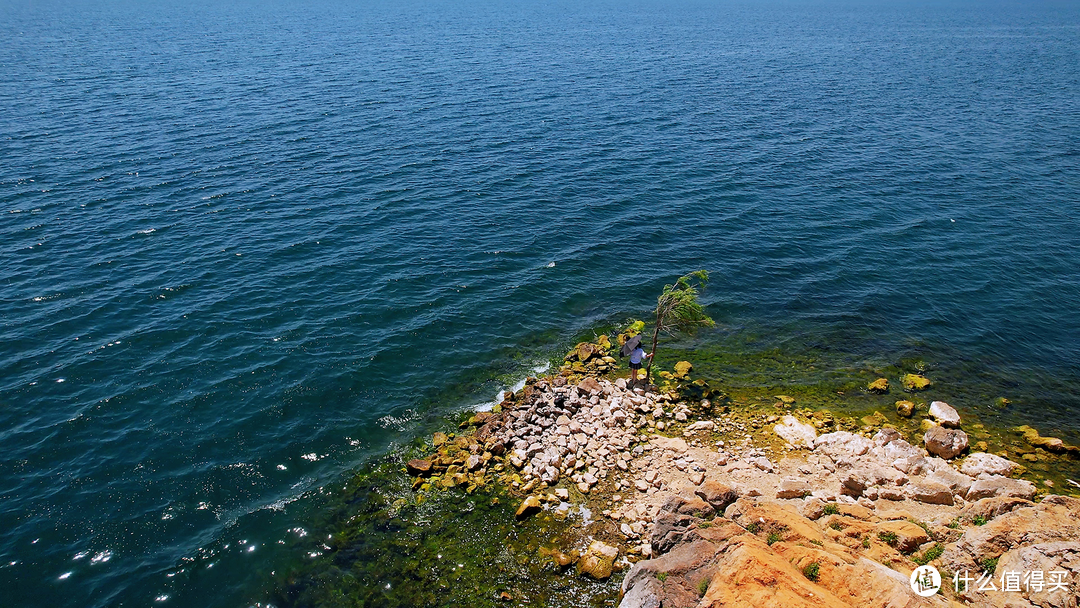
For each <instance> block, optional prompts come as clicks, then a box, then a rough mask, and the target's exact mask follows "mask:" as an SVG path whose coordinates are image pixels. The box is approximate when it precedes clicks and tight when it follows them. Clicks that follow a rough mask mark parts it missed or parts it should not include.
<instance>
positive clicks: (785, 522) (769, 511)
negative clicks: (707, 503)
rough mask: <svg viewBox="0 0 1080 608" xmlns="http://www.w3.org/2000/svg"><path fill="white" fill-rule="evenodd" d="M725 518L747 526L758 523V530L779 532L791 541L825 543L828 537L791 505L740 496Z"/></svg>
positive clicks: (725, 514)
mask: <svg viewBox="0 0 1080 608" xmlns="http://www.w3.org/2000/svg"><path fill="white" fill-rule="evenodd" d="M724 517H726V518H728V519H730V520H732V521H734V522H735V523H737V524H739V525H740V526H742V527H744V528H748V527H750V525H751V524H754V525H756V526H757V527H758V533H767V532H775V533H777V534H780V535H781V536H782V537H783V539H784V540H786V541H791V542H798V541H802V542H822V541H823V540H824V539H825V537H824V536H823V535H822V533H821V530H819V529H818V527H817V526H815V525H814V523H813V522H811V521H810V520H808V519H806V518H805V517H803V516H802V515H799V513H798V512H797V511H796V510H795V509H794V508H792V507H791V506H790V505H780V504H778V503H775V502H762V503H759V502H756V501H754V500H753V499H749V498H740V499H739V500H737V501H735V503H734V504H732V505H731V506H729V507H728V508H727V509H726V510H725V511H724Z"/></svg>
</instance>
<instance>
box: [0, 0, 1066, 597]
mask: <svg viewBox="0 0 1080 608" xmlns="http://www.w3.org/2000/svg"><path fill="white" fill-rule="evenodd" d="M177 4H180V3H166V2H154V1H148V2H134V1H119V0H118V1H116V2H108V1H86V2H70V3H64V2H49V1H44V2H36V1H35V2H29V1H18V0H16V1H11V0H2V3H0V218H2V219H0V245H2V249H0V250H2V252H3V253H2V256H3V257H2V260H0V261H2V264H0V268H2V269H3V270H2V275H0V447H2V449H0V522H2V525H0V588H3V589H4V590H5V596H6V597H7V598H8V599H6V600H5V602H13V603H12V604H11V605H15V606H72V607H75V606H79V607H88V606H119V605H123V606H144V605H148V604H155V605H185V606H188V605H190V606H196V605H198V606H236V605H246V604H247V603H248V602H250V601H254V600H256V599H258V598H259V597H261V595H260V593H261V592H262V591H263V590H264V589H265V586H266V585H267V584H268V583H267V581H268V580H269V573H270V572H276V571H277V569H278V568H280V567H282V564H285V563H287V562H288V560H290V559H292V558H293V556H291V555H290V554H289V552H290V550H291V549H290V547H291V546H292V543H293V542H294V541H295V539H296V538H298V537H299V536H301V535H302V534H304V533H305V532H309V531H310V530H309V528H310V522H311V521H312V518H313V517H316V516H317V513H315V512H317V511H318V506H319V504H320V496H319V488H322V487H326V485H327V484H332V483H333V482H335V481H337V480H340V479H341V478H342V477H343V476H344V475H346V474H347V473H348V471H350V470H352V469H353V468H355V467H356V466H358V465H359V464H361V463H363V462H366V461H367V460H369V459H371V458H372V457H374V456H377V455H379V454H382V453H385V451H386V450H387V449H391V447H392V446H393V445H394V444H395V443H399V442H403V441H407V440H408V439H410V438H411V437H414V436H415V435H416V434H418V433H420V432H422V431H423V430H424V429H425V428H427V426H430V425H431V424H435V423H436V422H435V421H437V420H438V419H440V417H441V416H443V415H445V414H447V413H448V412H451V411H453V410H455V409H457V408H461V407H465V406H467V405H469V404H470V403H476V402H478V401H483V400H486V399H490V398H491V396H492V394H493V393H494V391H495V390H496V389H497V388H499V387H500V386H503V385H506V384H509V383H512V382H513V381H514V379H515V378H520V377H522V376H523V375H525V374H526V373H529V371H530V370H531V369H532V368H533V366H534V365H536V364H537V363H538V362H540V361H542V360H544V359H545V358H546V357H547V356H548V355H549V354H550V353H551V352H553V349H556V348H559V347H560V346H562V345H563V342H564V341H566V340H568V339H569V338H570V336H572V335H573V334H574V333H575V332H580V331H583V330H586V329H588V328H589V327H591V326H593V325H595V324H597V323H602V322H605V321H609V320H611V319H617V318H623V317H625V316H626V315H629V314H639V315H640V314H644V312H645V311H646V310H647V309H648V307H649V305H650V302H652V301H653V298H654V297H655V294H656V292H657V291H658V289H659V287H660V286H662V285H663V283H664V282H665V281H668V282H670V281H671V280H672V279H673V278H674V277H675V276H677V275H678V274H681V273H683V272H685V271H689V270H695V269H697V268H708V269H710V270H711V271H712V272H713V282H712V286H711V288H710V290H709V291H708V292H707V293H706V298H705V299H706V301H707V302H708V303H709V304H710V307H711V308H710V310H711V312H712V313H713V314H714V316H716V317H717V319H718V320H719V321H720V322H721V329H720V330H718V331H722V332H728V334H729V335H730V334H738V332H740V331H742V330H743V329H746V331H750V329H747V328H752V331H753V332H754V334H755V335H756V336H758V339H764V340H765V341H770V340H772V341H775V342H777V343H783V342H785V341H790V340H793V339H794V340H804V339H805V340H806V341H807V342H812V341H814V340H818V339H821V340H828V339H829V337H830V336H835V335H845V334H847V333H852V332H854V333H860V332H861V333H865V334H872V335H875V336H878V337H879V339H880V345H882V348H883V349H886V350H887V349H888V345H890V344H892V345H899V344H905V343H910V342H911V341H918V342H920V343H926V344H931V345H934V347H935V348H940V349H943V350H942V351H941V352H945V351H946V350H947V351H948V352H953V353H962V356H963V357H966V358H968V359H970V360H972V361H985V362H986V365H987V366H991V367H993V366H998V367H1000V366H1008V367H1009V370H1010V373H1012V372H1019V371H1025V372H1031V373H1034V374H1036V375H1039V374H1041V375H1043V376H1045V377H1046V378H1053V379H1054V380H1055V382H1056V384H1053V387H1057V388H1053V389H1052V390H1051V389H1047V390H1051V393H1050V394H1045V395H1044V398H1045V400H1046V402H1047V403H1051V404H1056V406H1054V407H1051V406H1047V409H1046V411H1045V412H1037V413H1036V414H1035V415H1036V416H1037V417H1039V421H1040V422H1041V423H1042V425H1043V427H1042V428H1044V429H1045V430H1046V431H1047V432H1050V431H1053V432H1056V433H1058V434H1060V435H1062V436H1065V437H1066V438H1072V439H1073V440H1074V441H1075V440H1078V439H1080V437H1078V431H1080V423H1077V422H1076V420H1077V418H1078V416H1077V414H1080V402H1078V400H1077V394H1080V392H1073V391H1072V388H1077V387H1080V351H1078V346H1080V316H1078V315H1077V305H1078V302H1080V5H1077V4H1076V3H1068V2H1062V3H1054V2H1019V1H1017V2H975V1H971V2H951V3H920V2H901V1H895V2H893V1H876V2H873V1H872V2H842V1H830V0H824V1H807V2H798V1H788V2H784V1H778V0H763V1H760V2H737V1H717V2H704V1H703V2H681V1H677V2H662V1H660V0H642V1H634V0H631V1H627V2H606V1H598V2H563V1H558V2H529V1H525V0H506V1H498V0H462V1H460V2H452V1H410V0H405V1H400V2H378V1H376V2H361V1H357V2H348V1H345V0H310V1H300V0H297V1H285V0H281V1H275V0H272V1H270V2H227V1H226V2H213V3H211V2H203V1H196V2H188V3H182V5H177ZM761 336H765V338H761ZM770 336H771V337H770ZM704 339H706V340H707V339H708V337H707V336H705V338H704ZM834 347H835V348H840V349H842V348H843V347H842V345H841V346H836V345H834ZM853 348H854V347H853ZM885 356H887V355H885ZM1062 387H1064V388H1062ZM1054 390H1056V391H1058V392H1056V393H1054V392H1052V391H1054ZM1055 407H1056V409H1055ZM305 526H307V527H305ZM301 529H303V530H301ZM279 541H285V544H281V543H279ZM207 552H210V553H207ZM210 554H212V555H214V556H216V557H214V558H211V559H201V560H200V561H199V563H198V565H195V566H193V565H191V564H192V563H193V562H191V561H190V560H191V559H192V558H193V557H196V556H201V557H206V556H207V555H210ZM208 565H211V566H213V567H208ZM155 600H157V601H156V602H155Z"/></svg>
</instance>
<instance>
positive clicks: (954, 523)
mask: <svg viewBox="0 0 1080 608" xmlns="http://www.w3.org/2000/svg"><path fill="white" fill-rule="evenodd" d="M945 527H946V528H949V529H950V530H955V529H957V528H959V527H960V520H959V519H954V520H952V521H950V522H949V523H947V524H945Z"/></svg>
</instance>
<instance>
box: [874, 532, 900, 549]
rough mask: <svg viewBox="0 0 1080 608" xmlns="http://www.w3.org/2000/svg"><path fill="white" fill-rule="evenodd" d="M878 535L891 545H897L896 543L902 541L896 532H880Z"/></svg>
mask: <svg viewBox="0 0 1080 608" xmlns="http://www.w3.org/2000/svg"><path fill="white" fill-rule="evenodd" d="M877 537H878V540H880V541H882V542H883V543H885V544H886V545H889V546H890V547H895V546H896V543H898V542H900V539H899V538H897V536H896V532H878V535H877Z"/></svg>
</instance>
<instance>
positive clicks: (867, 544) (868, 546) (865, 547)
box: [862, 536, 870, 549]
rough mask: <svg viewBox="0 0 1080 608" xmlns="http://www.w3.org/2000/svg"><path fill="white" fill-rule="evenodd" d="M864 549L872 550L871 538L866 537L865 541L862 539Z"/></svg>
mask: <svg viewBox="0 0 1080 608" xmlns="http://www.w3.org/2000/svg"><path fill="white" fill-rule="evenodd" d="M862 548H863V549H869V548H870V537H869V536H864V537H863V539H862Z"/></svg>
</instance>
